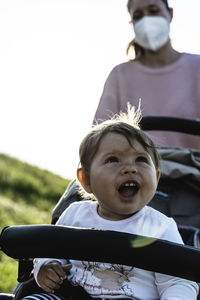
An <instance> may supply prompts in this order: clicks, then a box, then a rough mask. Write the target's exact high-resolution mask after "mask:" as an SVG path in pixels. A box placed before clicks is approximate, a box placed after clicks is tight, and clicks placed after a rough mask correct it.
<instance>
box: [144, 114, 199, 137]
mask: <svg viewBox="0 0 200 300" xmlns="http://www.w3.org/2000/svg"><path fill="white" fill-rule="evenodd" d="M140 126H141V128H142V129H143V130H156V131H171V132H181V133H187V134H191V135H200V119H186V118H176V117H169V116H161V117H158V116H143V117H142V119H141V121H140Z"/></svg>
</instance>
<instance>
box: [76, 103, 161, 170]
mask: <svg viewBox="0 0 200 300" xmlns="http://www.w3.org/2000/svg"><path fill="white" fill-rule="evenodd" d="M140 119H141V114H140V110H139V109H138V110H137V111H136V112H135V109H134V107H131V106H130V104H129V105H128V112H127V114H125V113H121V114H119V115H115V116H114V117H113V118H112V119H111V120H108V121H105V122H103V123H101V124H98V125H94V127H93V128H92V130H91V131H90V132H89V133H88V134H87V135H86V136H85V138H84V139H83V140H82V142H81V145H80V148H79V156H80V165H81V167H82V168H83V169H84V171H86V172H88V173H89V172H90V167H91V163H92V161H93V159H94V156H95V154H96V153H97V151H98V149H99V145H100V142H101V140H102V138H103V137H104V136H105V135H106V134H108V133H118V134H121V135H123V136H125V137H126V139H127V141H128V143H129V144H130V146H131V147H133V142H134V140H136V141H138V142H139V143H140V144H141V145H142V146H143V148H144V149H145V150H146V151H147V152H148V153H149V154H150V156H151V158H152V160H153V162H154V165H155V168H156V169H159V168H160V158H159V154H158V152H157V149H156V146H155V144H154V143H153V141H152V140H151V138H150V137H149V136H148V135H147V134H146V133H145V132H144V131H142V130H141V129H140V128H139V125H138V124H139V121H140Z"/></svg>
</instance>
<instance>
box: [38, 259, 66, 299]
mask: <svg viewBox="0 0 200 300" xmlns="http://www.w3.org/2000/svg"><path fill="white" fill-rule="evenodd" d="M71 267H72V265H71V264H67V265H62V264H61V263H60V262H58V261H55V260H54V261H51V262H48V263H46V264H44V265H42V267H41V268H40V270H39V273H38V276H37V281H38V283H39V285H40V286H41V288H42V289H43V290H44V291H45V292H48V293H54V290H55V289H59V288H60V285H61V284H62V283H63V280H64V279H65V278H66V277H67V275H66V273H67V272H68V271H69V270H70V269H71Z"/></svg>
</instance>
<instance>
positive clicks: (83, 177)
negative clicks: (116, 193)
mask: <svg viewBox="0 0 200 300" xmlns="http://www.w3.org/2000/svg"><path fill="white" fill-rule="evenodd" d="M77 178H78V180H79V182H80V184H81V185H82V187H83V188H84V190H85V191H86V192H87V193H92V190H91V187H90V175H89V173H88V172H86V171H85V170H84V169H83V168H78V170H77Z"/></svg>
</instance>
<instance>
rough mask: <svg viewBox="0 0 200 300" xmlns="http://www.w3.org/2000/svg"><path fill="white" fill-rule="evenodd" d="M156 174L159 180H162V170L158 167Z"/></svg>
mask: <svg viewBox="0 0 200 300" xmlns="http://www.w3.org/2000/svg"><path fill="white" fill-rule="evenodd" d="M156 176H157V181H159V180H160V176H161V170H160V169H157V171H156Z"/></svg>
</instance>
